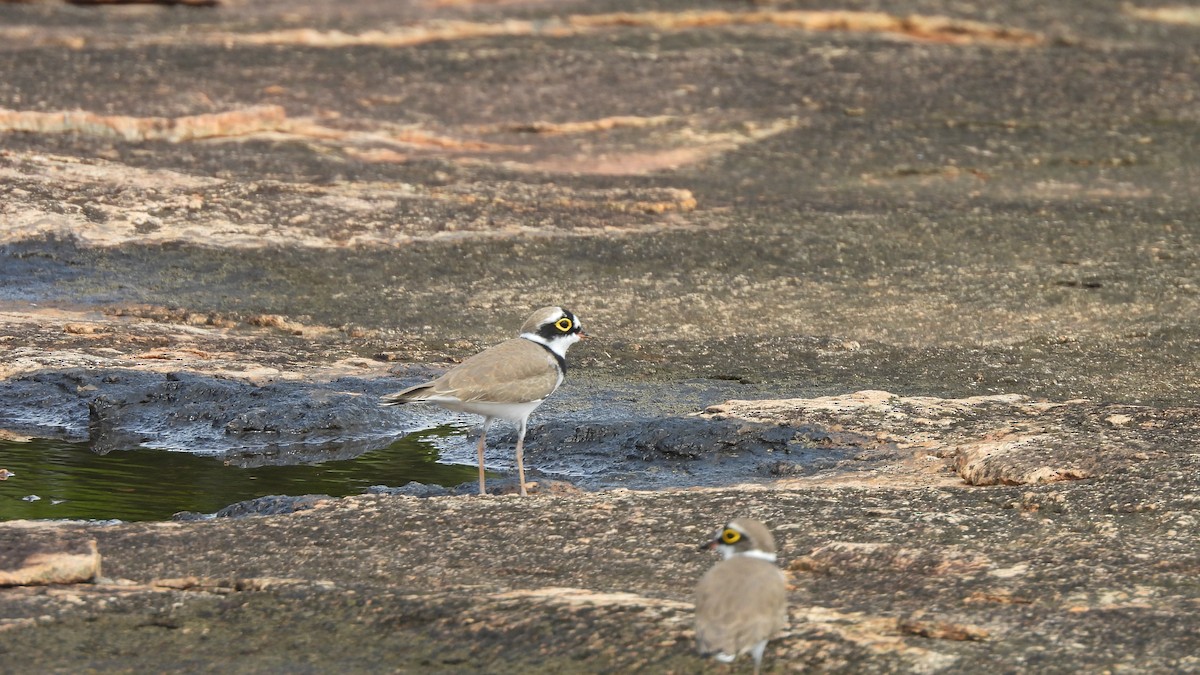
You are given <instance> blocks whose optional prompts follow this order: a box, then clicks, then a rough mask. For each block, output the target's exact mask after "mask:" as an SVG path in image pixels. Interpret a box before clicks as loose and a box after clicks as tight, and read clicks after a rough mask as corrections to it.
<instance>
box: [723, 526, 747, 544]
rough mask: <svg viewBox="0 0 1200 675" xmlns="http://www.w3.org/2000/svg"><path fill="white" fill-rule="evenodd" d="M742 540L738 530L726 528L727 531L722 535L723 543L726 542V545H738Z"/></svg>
mask: <svg viewBox="0 0 1200 675" xmlns="http://www.w3.org/2000/svg"><path fill="white" fill-rule="evenodd" d="M741 538H742V533H741V532H738V531H737V530H733V529H729V528H726V529H725V531H724V532H722V533H721V541H723V542H725V543H726V544H736V543H738V541H740V540H741Z"/></svg>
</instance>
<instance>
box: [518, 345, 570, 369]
mask: <svg viewBox="0 0 1200 675" xmlns="http://www.w3.org/2000/svg"><path fill="white" fill-rule="evenodd" d="M521 337H525V336H521ZM525 339H526V340H529V338H525ZM529 341H530V342H532V343H533V344H535V345H537V346H539V347H541V348H542V349H545V350H546V351H548V352H550V355H551V356H553V357H554V360H555V361H558V370H559V371H560V372H561V373H562V374H563V375H566V374H567V360H566V359H564V358H563V357H562V354H559V353H558V352H556V351H554V350H553V349H551V348H550V345H548V344H546V343H545V342H538V341H537V340H529Z"/></svg>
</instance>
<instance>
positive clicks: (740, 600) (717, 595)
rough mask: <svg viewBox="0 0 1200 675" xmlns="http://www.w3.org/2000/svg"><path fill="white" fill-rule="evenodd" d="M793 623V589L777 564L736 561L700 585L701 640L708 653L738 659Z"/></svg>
mask: <svg viewBox="0 0 1200 675" xmlns="http://www.w3.org/2000/svg"><path fill="white" fill-rule="evenodd" d="M786 625H787V585H786V583H785V581H784V579H783V574H782V573H781V572H780V571H779V568H777V567H776V566H775V565H773V564H771V563H769V562H767V561H765V560H758V559H755V558H744V557H736V558H731V559H729V560H725V561H723V562H720V563H717V564H716V565H715V566H714V567H713V568H712V569H711V570H709V571H708V572H707V573H705V575H704V576H703V577H701V578H700V583H699V584H698V585H697V586H696V641H697V643H698V644H699V647H700V651H701V652H702V653H712V652H724V653H726V654H731V655H737V654H739V653H742V652H743V651H745V650H747V649H750V648H751V647H753V646H754V645H755V644H757V643H759V642H762V641H763V640H768V639H770V638H771V637H773V636H774V635H775V634H776V633H778V632H779V631H780V630H782V629H783V627H784V626H786Z"/></svg>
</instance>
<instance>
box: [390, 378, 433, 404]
mask: <svg viewBox="0 0 1200 675" xmlns="http://www.w3.org/2000/svg"><path fill="white" fill-rule="evenodd" d="M429 389H430V386H429V384H428V383H426V384H418V385H416V386H415V387H409V388H408V389H405V390H404V391H398V392H396V393H394V394H388V395H387V396H381V397H380V398H379V405H404V404H405V403H411V402H413V401H420V400H421V399H423V398H425V397H424V396H423V394H424V393H425V392H427V391H428V390H429Z"/></svg>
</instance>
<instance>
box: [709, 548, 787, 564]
mask: <svg viewBox="0 0 1200 675" xmlns="http://www.w3.org/2000/svg"><path fill="white" fill-rule="evenodd" d="M721 555H722V556H724V557H725V560H729V559H730V558H734V557H736V556H744V557H746V558H758V559H759V560H766V561H767V562H771V563H773V562H775V561H776V560H777V558H776V557H775V554H774V553H767V552H766V551H760V550H758V549H754V550H751V551H743V552H741V553H738V552H737V551H734V550H733V547H732V546H729V547H724V546H723V547H721Z"/></svg>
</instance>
